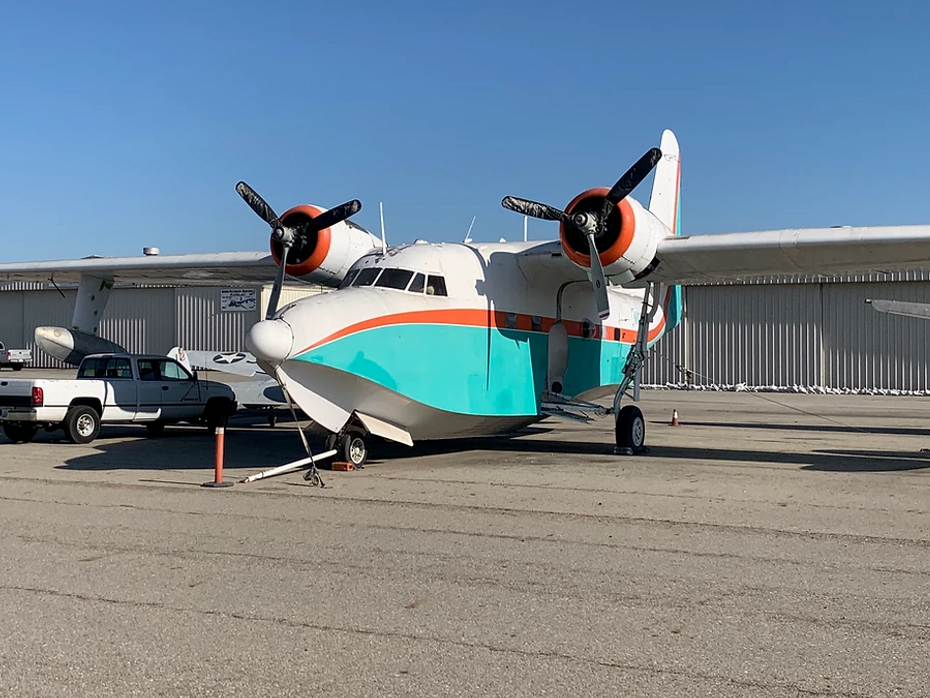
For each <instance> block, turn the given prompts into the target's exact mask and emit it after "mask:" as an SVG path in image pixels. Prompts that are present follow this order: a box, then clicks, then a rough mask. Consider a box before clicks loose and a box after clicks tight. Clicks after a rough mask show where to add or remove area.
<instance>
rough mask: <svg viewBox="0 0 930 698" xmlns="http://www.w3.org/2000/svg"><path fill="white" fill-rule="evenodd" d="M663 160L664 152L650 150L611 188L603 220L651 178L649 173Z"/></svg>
mask: <svg viewBox="0 0 930 698" xmlns="http://www.w3.org/2000/svg"><path fill="white" fill-rule="evenodd" d="M661 159H662V151H661V150H659V149H658V148H650V149H649V150H647V151H646V153H645V154H644V155H643V156H642V157H641V158H640V159H639V160H637V161H636V162H635V163H634V164H633V166H632V167H631V168H630V169H628V170H627V171H626V172H625V173H624V174H623V176H622V177H621V178H620V179H618V180H617V183H616V184H614V185H613V187H611V189H610V191H609V192H607V196H605V197H604V208H603V209H602V211H601V220H605V219H606V218H607V214H608V213H610V209H612V208H613V207H614V206H616V205H617V204H618V203H620V202H621V201H622V200H623V199H625V198H626V197H627V196H628V195H629V193H630V192H631V191H633V190H634V189H636V187H638V186H639V183H640V182H642V181H643V180H644V179H646V177H648V176H649V173H650V172H652V169H653V168H654V167H655V166H656V165H657V164H658V162H659V160H661Z"/></svg>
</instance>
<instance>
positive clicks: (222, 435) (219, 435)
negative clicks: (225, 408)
mask: <svg viewBox="0 0 930 698" xmlns="http://www.w3.org/2000/svg"><path fill="white" fill-rule="evenodd" d="M225 446H226V428H225V427H224V426H223V425H222V424H220V425H218V426H217V427H216V459H215V461H214V466H213V482H205V483H203V486H204V487H232V486H233V483H231V482H228V481H227V482H223V456H224V455H225Z"/></svg>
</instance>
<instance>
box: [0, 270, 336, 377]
mask: <svg viewBox="0 0 930 698" xmlns="http://www.w3.org/2000/svg"><path fill="white" fill-rule="evenodd" d="M254 291H255V300H256V302H257V305H256V307H253V308H228V309H225V310H224V309H223V307H222V305H223V304H222V296H223V289H221V288H218V287H209V288H206V287H204V288H115V289H113V292H112V294H111V295H110V300H109V303H108V304H107V307H106V311H105V312H104V316H103V320H102V322H101V323H100V335H101V336H102V337H106V338H107V339H110V340H112V341H114V342H117V343H119V344H121V345H122V346H124V347H126V348H127V349H128V350H129V351H131V352H137V353H159V354H164V353H166V352H167V351H168V350H169V349H171V347H174V346H178V345H180V346H183V347H186V348H188V349H202V350H207V351H241V350H243V349H244V348H245V334H246V332H247V331H248V329H249V327H251V326H252V324H254V323H255V322H257V321H258V320H259V319H260V318H261V317H262V316H263V315H264V309H265V308H266V307H267V304H268V298H269V295H270V291H269V287H262V288H255V289H254ZM320 291H321V289H320V288H319V287H315V286H312V287H311V286H299V287H285V288H284V289H283V290H282V292H281V301H280V303H281V305H284V304H285V303H290V302H291V301H294V300H297V299H298V298H302V297H304V296H308V295H313V294H316V293H320ZM75 295H76V291H75V290H74V289H63V290H62V291H61V292H59V291H58V290H55V289H45V288H22V287H12V288H10V287H5V288H3V289H2V290H0V341H2V342H3V343H4V344H6V346H8V347H11V348H15V349H22V348H25V349H32V358H33V362H32V364H31V365H32V366H34V367H36V368H64V367H66V364H64V363H62V362H61V361H58V360H57V359H54V358H52V357H51V356H49V355H48V354H46V353H45V352H43V351H40V350H38V349H37V348H36V346H35V340H34V339H33V332H34V331H35V328H36V327H37V326H39V325H58V326H62V327H68V326H69V325H70V324H71V315H72V312H73V308H74V299H75Z"/></svg>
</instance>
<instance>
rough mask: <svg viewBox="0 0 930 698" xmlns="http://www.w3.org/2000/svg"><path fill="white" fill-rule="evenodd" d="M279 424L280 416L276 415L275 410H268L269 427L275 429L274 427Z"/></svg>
mask: <svg viewBox="0 0 930 698" xmlns="http://www.w3.org/2000/svg"><path fill="white" fill-rule="evenodd" d="M277 423H278V415H277V414H276V413H275V411H274V409H270V410H268V426H269V427H271V428H272V429H274V425H275V424H277Z"/></svg>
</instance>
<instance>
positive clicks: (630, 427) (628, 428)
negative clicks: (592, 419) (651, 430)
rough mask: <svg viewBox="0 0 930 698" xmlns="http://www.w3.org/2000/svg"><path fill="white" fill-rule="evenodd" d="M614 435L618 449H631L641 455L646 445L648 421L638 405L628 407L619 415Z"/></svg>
mask: <svg viewBox="0 0 930 698" xmlns="http://www.w3.org/2000/svg"><path fill="white" fill-rule="evenodd" d="M614 435H615V437H616V439H617V448H629V449H632V451H633V453H639V452H640V451H642V450H643V448H644V447H645V444H646V420H645V419H644V418H643V412H642V410H640V409H639V408H638V407H637V406H636V405H627V406H626V407H624V408H622V409H621V410H620V414H618V415H617V422H616V425H615V432H614Z"/></svg>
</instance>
